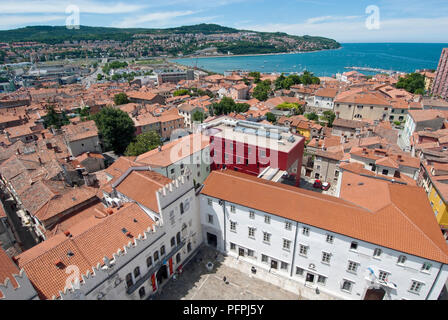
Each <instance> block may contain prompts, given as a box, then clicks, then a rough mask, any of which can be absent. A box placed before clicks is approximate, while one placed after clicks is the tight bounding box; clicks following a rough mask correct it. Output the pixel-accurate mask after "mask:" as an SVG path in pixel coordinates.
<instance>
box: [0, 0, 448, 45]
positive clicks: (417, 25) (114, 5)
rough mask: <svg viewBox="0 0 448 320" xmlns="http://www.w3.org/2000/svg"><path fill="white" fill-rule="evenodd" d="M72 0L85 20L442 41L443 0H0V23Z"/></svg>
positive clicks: (61, 19)
mask: <svg viewBox="0 0 448 320" xmlns="http://www.w3.org/2000/svg"><path fill="white" fill-rule="evenodd" d="M70 5H76V6H77V7H78V8H79V10H80V24H81V25H88V26H106V27H123V28H131V27H148V28H159V27H160V28H165V27H175V26H181V25H191V24H197V23H217V24H220V25H224V26H229V27H235V28H240V29H249V30H256V31H270V32H271V31H272V32H275V31H282V32H287V33H289V34H296V35H304V34H309V35H316V36H325V37H330V38H333V39H336V40H337V41H339V42H443V43H448V1H447V0H368V1H365V0H157V1H156V0H145V1H143V0H92V1H90V0H72V1H69V0H23V1H20V0H19V1H11V0H0V29H2V30H5V29H13V28H17V27H23V26H27V25H64V24H65V23H66V19H67V17H68V16H69V15H70V14H69V13H66V9H67V7H69V6H70ZM369 6H375V8H374V11H371V10H370V11H369V10H367V8H369ZM376 13H378V14H376ZM372 17H373V18H372ZM371 19H374V20H371ZM366 21H367V22H369V21H371V22H374V26H375V28H372V27H369V28H368V27H367V26H366ZM377 21H379V24H377V23H376V22H377ZM370 25H372V23H371V24H370Z"/></svg>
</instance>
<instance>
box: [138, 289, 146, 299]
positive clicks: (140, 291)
mask: <svg viewBox="0 0 448 320" xmlns="http://www.w3.org/2000/svg"><path fill="white" fill-rule="evenodd" d="M138 294H139V296H140V299H143V298H144V297H145V294H146V292H145V287H141V288H140V290H138Z"/></svg>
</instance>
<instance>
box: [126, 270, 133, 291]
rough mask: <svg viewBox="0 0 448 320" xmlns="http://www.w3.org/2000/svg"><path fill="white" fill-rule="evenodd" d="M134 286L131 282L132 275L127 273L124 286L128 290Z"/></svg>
mask: <svg viewBox="0 0 448 320" xmlns="http://www.w3.org/2000/svg"><path fill="white" fill-rule="evenodd" d="M133 284H134V280H132V273H128V274H127V275H126V286H127V287H128V288H129V287H131V286H132V285H133Z"/></svg>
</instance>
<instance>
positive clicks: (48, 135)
mask: <svg viewBox="0 0 448 320" xmlns="http://www.w3.org/2000/svg"><path fill="white" fill-rule="evenodd" d="M224 31H225V30H222V32H219V33H213V30H212V31H210V32H206V33H188V32H185V33H182V34H179V33H173V32H170V33H166V34H162V35H160V34H149V33H137V31H136V33H135V34H134V35H133V39H132V40H125V41H121V40H117V39H106V40H77V39H71V40H66V41H62V42H60V41H57V40H55V39H51V38H48V39H46V40H45V39H44V40H45V41H47V43H45V41H44V40H42V39H40V40H37V39H36V40H33V39H26V40H28V41H26V42H20V41H14V42H8V41H5V42H3V43H1V44H0V50H1V51H0V52H1V54H0V61H1V63H2V65H1V66H0V70H1V71H0V80H1V81H0V92H1V93H0V178H1V180H0V199H1V205H0V243H1V246H0V266H1V272H0V300H3V299H4V300H16V299H23V300H39V299H40V300H46V299H61V300H82V299H88V300H114V299H123V300H127V299H129V300H144V299H178V300H180V299H229V300H236V299H240V298H241V295H242V294H243V293H244V294H245V296H244V298H246V299H260V298H261V299H337V300H339V299H342V300H345V299H347V300H359V299H364V300H401V299H406V300H425V299H428V300H437V299H447V292H446V283H447V280H448V245H447V240H448V209H447V205H448V120H447V119H448V48H447V49H444V50H443V52H442V54H441V58H440V62H439V66H438V69H437V70H416V71H415V72H413V73H408V74H405V73H398V72H394V71H393V70H376V71H379V72H380V73H378V74H375V75H365V74H363V73H362V71H363V70H362V67H352V69H356V70H351V71H347V72H344V73H339V74H336V75H334V77H318V76H316V75H315V74H313V73H312V72H311V71H306V70H304V71H303V72H299V73H290V74H278V73H260V72H256V71H251V70H247V71H241V70H229V71H228V72H225V73H224V74H217V73H213V72H209V71H207V70H201V69H199V68H197V67H186V66H182V65H180V64H177V63H175V62H171V61H170V59H169V58H172V57H178V56H184V55H198V56H206V55H232V54H244V53H264V52H271V53H272V52H295V51H311V50H322V49H325V48H337V47H338V45H339V44H337V45H334V44H331V45H327V44H322V42H319V41H317V42H316V41H315V40H312V39H311V40H309V41H307V40H306V38H305V39H303V38H300V39H299V38H298V37H292V36H288V35H283V34H272V35H271V36H269V37H268V38H266V37H267V36H266V35H265V34H263V33H253V32H245V31H244V32H243V31H241V32H236V33H235V32H224ZM30 34H31V33H30ZM2 37H6V35H5V34H2V32H0V39H2ZM31 38H32V37H31ZM327 40H329V39H327ZM327 40H322V39H321V41H324V42H325V43H326V41H327ZM51 41H53V43H50V42H51ZM249 42H250V43H251V44H250V45H249V44H248V45H247V47H245V46H244V45H243V44H244V43H246V44H247V43H249ZM232 43H235V44H232ZM254 43H257V44H258V45H257V46H256V45H254ZM249 47H250V48H249ZM244 48H246V49H244ZM248 48H249V49H248ZM263 48H264V49H263ZM348 67H350V66H348ZM242 69H243V67H242ZM366 71H375V70H366ZM179 279H182V281H178V280H179ZM197 279H203V283H202V284H201V286H200V287H198V286H197V285H196V284H195V281H197ZM235 279H238V281H236V280H235ZM279 279H280V280H279ZM201 281H202V280H201ZM229 281H230V282H231V283H233V282H234V283H235V285H234V286H229V285H228V284H229ZM243 284H244V285H243ZM246 284H247V286H246ZM181 285H182V286H183V287H182V288H180V286H181ZM250 286H253V287H250ZM162 288H163V290H162ZM260 288H265V289H264V290H261V289H260ZM257 290H258V291H257ZM241 292H243V293H241Z"/></svg>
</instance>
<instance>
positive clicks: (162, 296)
mask: <svg viewBox="0 0 448 320" xmlns="http://www.w3.org/2000/svg"><path fill="white" fill-rule="evenodd" d="M229 259H234V258H232V257H224V256H223V255H222V254H220V253H217V252H216V251H215V250H213V249H212V248H209V247H207V246H203V247H201V249H200V251H199V252H198V253H197V254H196V255H195V256H194V257H193V258H192V260H191V261H190V262H189V263H188V264H187V265H186V266H185V268H184V270H183V272H182V273H181V274H180V275H178V276H177V277H176V279H174V278H172V279H171V280H170V281H169V282H168V283H166V285H165V286H164V287H163V288H162V289H161V290H160V291H159V292H158V293H157V294H156V295H155V296H154V299H156V300H301V299H303V298H302V297H300V296H299V295H298V294H294V293H292V292H290V291H287V290H284V289H282V288H280V287H278V286H275V285H273V284H271V283H268V282H265V281H263V280H260V279H258V278H257V277H254V276H253V275H252V274H251V273H250V272H244V271H241V270H240V269H236V268H232V267H231V266H229V264H228V263H226V260H229ZM209 262H212V263H213V268H212V269H211V271H209V270H208V269H207V263H209ZM224 277H225V280H226V281H224Z"/></svg>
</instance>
